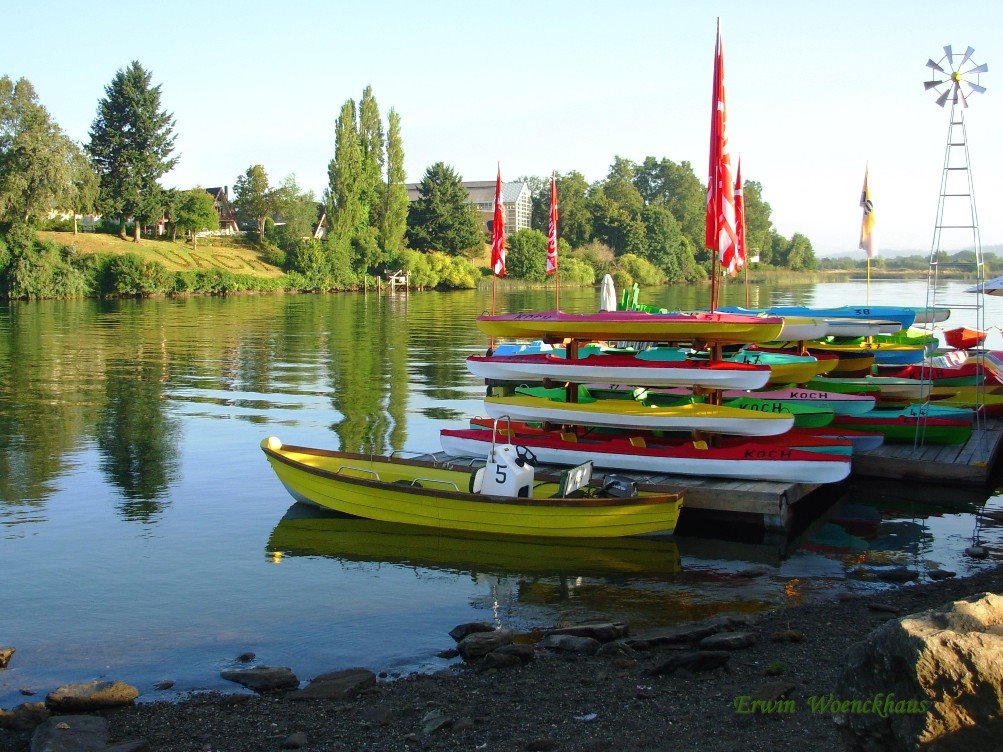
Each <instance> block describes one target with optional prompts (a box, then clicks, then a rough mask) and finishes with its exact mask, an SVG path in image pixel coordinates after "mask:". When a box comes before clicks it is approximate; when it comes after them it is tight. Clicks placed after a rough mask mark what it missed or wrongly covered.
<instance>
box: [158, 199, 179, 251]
mask: <svg viewBox="0 0 1003 752" xmlns="http://www.w3.org/2000/svg"><path fill="white" fill-rule="evenodd" d="M182 193H183V191H179V190H178V189H177V188H164V189H163V190H161V191H160V207H161V210H162V211H163V215H164V218H165V219H166V220H167V226H168V228H169V229H170V233H171V242H172V243H173V242H174V241H176V240H177V239H178V208H179V207H180V206H181V194H182Z"/></svg>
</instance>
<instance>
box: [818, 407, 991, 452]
mask: <svg viewBox="0 0 1003 752" xmlns="http://www.w3.org/2000/svg"><path fill="white" fill-rule="evenodd" d="M832 426H833V427H834V428H853V429H856V430H863V431H876V432H879V433H881V434H884V437H885V440H886V441H889V442H897V443H913V442H915V441H916V440H917V435H918V436H919V438H920V443H921V444H964V443H965V442H966V441H968V439H969V438H970V437H971V435H972V420H971V418H963V417H962V418H958V417H951V416H950V415H945V416H943V417H941V416H937V415H935V414H932V413H931V415H930V416H929V417H923V416H920V415H917V414H909V413H907V412H906V411H895V410H892V411H885V410H875V411H873V412H871V413H869V414H867V415H840V416H837V417H836V419H835V420H834V421H833V422H832Z"/></svg>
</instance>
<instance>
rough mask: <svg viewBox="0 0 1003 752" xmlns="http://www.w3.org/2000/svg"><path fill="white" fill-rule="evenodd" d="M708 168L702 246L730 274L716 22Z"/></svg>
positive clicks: (730, 199) (734, 269) (730, 192)
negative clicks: (715, 255)
mask: <svg viewBox="0 0 1003 752" xmlns="http://www.w3.org/2000/svg"><path fill="white" fill-rule="evenodd" d="M710 116H711V120H710V171H709V175H708V178H707V235H706V238H705V242H706V246H707V248H708V250H710V251H711V252H712V253H716V254H717V256H718V258H719V259H720V261H721V265H722V266H724V267H727V269H728V271H729V272H730V273H731V275H732V276H734V275H735V274H737V273H738V264H737V261H736V258H737V250H736V244H737V238H736V236H735V185H734V181H733V180H732V179H731V155H730V154H729V153H728V136H727V133H726V131H725V125H726V123H727V119H728V118H727V111H726V109H725V104H724V47H723V45H722V44H721V23H720V21H718V27H717V43H716V45H715V49H714V94H713V98H712V100H711V115H710Z"/></svg>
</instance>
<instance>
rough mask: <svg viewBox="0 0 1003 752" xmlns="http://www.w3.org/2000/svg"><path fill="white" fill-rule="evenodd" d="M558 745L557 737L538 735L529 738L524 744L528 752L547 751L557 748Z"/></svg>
mask: <svg viewBox="0 0 1003 752" xmlns="http://www.w3.org/2000/svg"><path fill="white" fill-rule="evenodd" d="M560 746H561V745H560V743H559V742H558V741H557V739H554V738H553V737H551V736H538V737H537V738H535V739H530V741H529V742H528V743H527V744H526V749H527V750H529V752H549V750H552V749H557V748H558V747H560Z"/></svg>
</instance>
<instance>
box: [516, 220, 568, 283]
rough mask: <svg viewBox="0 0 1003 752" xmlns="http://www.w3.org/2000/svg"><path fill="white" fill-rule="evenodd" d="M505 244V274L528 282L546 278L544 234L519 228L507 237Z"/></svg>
mask: <svg viewBox="0 0 1003 752" xmlns="http://www.w3.org/2000/svg"><path fill="white" fill-rule="evenodd" d="M506 245H507V246H508V251H507V253H506V255H505V273H506V274H509V275H511V276H512V277H514V278H515V279H525V280H527V281H530V282H543V281H544V280H545V279H547V236H546V235H544V234H543V233H542V232H540V231H539V230H519V231H518V232H516V233H514V234H513V235H512V236H511V237H510V238H509V239H508V241H507V244H506ZM558 261H560V259H558Z"/></svg>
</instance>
